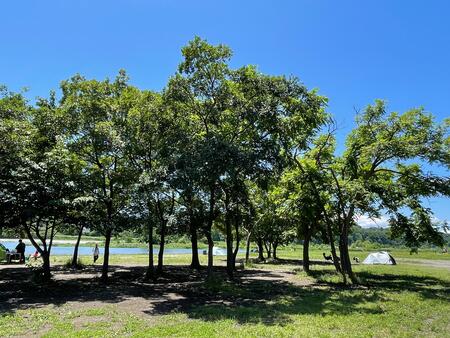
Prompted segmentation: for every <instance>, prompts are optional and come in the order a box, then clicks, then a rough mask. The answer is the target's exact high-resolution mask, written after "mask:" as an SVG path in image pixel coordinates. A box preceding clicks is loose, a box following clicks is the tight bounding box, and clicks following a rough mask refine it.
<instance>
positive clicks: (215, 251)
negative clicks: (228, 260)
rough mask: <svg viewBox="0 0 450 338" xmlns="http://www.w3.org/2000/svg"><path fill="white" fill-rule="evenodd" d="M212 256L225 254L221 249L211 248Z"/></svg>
mask: <svg viewBox="0 0 450 338" xmlns="http://www.w3.org/2000/svg"><path fill="white" fill-rule="evenodd" d="M213 255H214V256H226V255H227V252H226V251H225V250H224V249H222V248H217V247H213Z"/></svg>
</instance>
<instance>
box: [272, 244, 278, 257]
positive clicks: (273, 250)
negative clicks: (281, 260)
mask: <svg viewBox="0 0 450 338" xmlns="http://www.w3.org/2000/svg"><path fill="white" fill-rule="evenodd" d="M277 248H278V243H276V242H274V243H273V245H272V255H273V259H278V257H277Z"/></svg>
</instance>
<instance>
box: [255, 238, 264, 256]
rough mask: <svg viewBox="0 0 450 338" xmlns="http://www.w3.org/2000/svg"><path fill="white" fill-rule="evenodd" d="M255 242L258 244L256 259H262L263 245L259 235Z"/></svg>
mask: <svg viewBox="0 0 450 338" xmlns="http://www.w3.org/2000/svg"><path fill="white" fill-rule="evenodd" d="M256 244H257V245H258V260H259V261H264V247H263V240H262V239H261V237H258V240H257V241H256Z"/></svg>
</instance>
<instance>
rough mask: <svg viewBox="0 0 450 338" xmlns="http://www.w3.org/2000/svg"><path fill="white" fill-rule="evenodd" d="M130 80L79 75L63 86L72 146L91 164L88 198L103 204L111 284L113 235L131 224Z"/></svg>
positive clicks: (105, 272) (101, 220) (100, 211)
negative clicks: (69, 119) (94, 78)
mask: <svg viewBox="0 0 450 338" xmlns="http://www.w3.org/2000/svg"><path fill="white" fill-rule="evenodd" d="M127 80H128V78H127V76H126V74H125V72H123V71H121V72H120V73H119V75H118V76H117V78H116V79H115V81H113V82H110V81H109V80H105V81H96V80H86V79H85V78H83V77H81V76H79V75H77V76H74V77H72V78H71V79H70V80H67V81H63V82H62V85H61V89H62V92H63V97H62V100H61V104H62V109H63V110H64V111H65V112H66V113H68V114H69V115H70V116H71V117H72V123H73V125H74V131H73V134H72V137H71V139H70V142H69V147H70V148H71V149H72V151H73V152H75V153H76V154H77V156H79V157H80V158H81V159H82V160H83V161H84V163H85V168H84V173H85V175H86V180H87V182H89V183H88V189H87V190H86V196H91V197H92V198H94V199H95V200H96V201H97V203H96V205H97V209H96V212H97V215H99V220H98V223H97V224H94V226H95V227H97V228H98V230H99V231H100V232H101V233H102V234H103V235H104V236H105V250H104V259H103V268H102V276H101V280H102V281H103V282H106V281H107V278H108V267H109V246H110V243H111V237H112V235H113V234H114V233H115V232H117V231H119V230H120V229H121V228H122V227H123V226H124V225H126V224H127V222H125V221H124V220H125V219H126V217H127V212H128V211H129V200H130V189H131V184H132V183H133V179H134V177H135V175H134V171H133V168H132V167H131V166H129V165H128V158H127V156H126V143H125V140H124V139H125V136H126V125H127V117H128V114H129V111H130V104H129V102H128V100H127V98H128V96H127V95H126V93H127V91H129V90H131V89H130V88H129V86H128V84H127Z"/></svg>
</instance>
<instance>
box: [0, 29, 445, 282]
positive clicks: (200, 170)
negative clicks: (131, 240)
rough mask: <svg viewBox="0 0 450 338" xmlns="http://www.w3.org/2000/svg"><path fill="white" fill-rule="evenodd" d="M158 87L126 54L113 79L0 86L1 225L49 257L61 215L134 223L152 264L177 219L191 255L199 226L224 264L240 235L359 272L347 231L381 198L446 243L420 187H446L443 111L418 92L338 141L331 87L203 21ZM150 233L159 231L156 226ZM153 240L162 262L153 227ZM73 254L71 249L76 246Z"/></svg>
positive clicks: (78, 225) (399, 226) (417, 235)
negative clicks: (128, 68)
mask: <svg viewBox="0 0 450 338" xmlns="http://www.w3.org/2000/svg"><path fill="white" fill-rule="evenodd" d="M182 55H183V59H182V62H181V63H180V64H179V66H178V69H177V71H176V72H175V74H174V75H173V76H172V77H171V78H170V79H169V80H168V83H167V85H166V86H165V88H164V89H163V90H162V91H159V92H156V91H151V90H142V89H139V88H137V87H135V86H132V85H130V84H129V82H128V76H127V75H126V73H125V71H123V70H121V71H120V72H119V74H118V75H117V77H116V78H115V79H114V80H109V79H106V80H102V81H99V80H89V79H86V78H85V77H83V76H81V75H75V76H73V77H71V78H70V79H68V80H65V81H62V82H61V84H60V95H58V97H57V95H56V93H55V92H51V93H50V94H49V97H48V98H39V99H38V100H37V102H36V103H35V104H30V103H29V101H28V100H27V99H26V98H25V96H24V95H23V93H14V92H10V91H8V89H7V88H6V87H1V89H0V118H1V120H0V227H2V228H11V229H15V230H16V231H17V233H23V234H25V235H26V237H27V238H28V239H29V240H30V241H31V243H32V244H33V246H34V247H35V248H36V250H37V251H39V253H40V254H41V256H42V258H43V267H42V271H43V276H44V278H45V279H49V278H50V277H51V270H50V254H51V248H52V244H53V238H54V236H55V234H56V233H57V232H58V231H60V230H61V229H67V228H71V229H75V231H77V232H78V233H79V235H80V236H81V234H82V233H83V229H85V228H86V227H89V228H90V229H95V231H97V232H98V233H101V234H102V235H103V236H104V237H105V250H104V260H103V267H102V276H101V280H102V281H104V282H106V281H107V279H108V266H109V247H110V242H111V238H112V236H114V235H116V234H118V233H120V232H121V231H123V230H127V229H133V231H135V232H137V233H140V234H142V235H143V236H145V237H146V238H147V242H148V243H149V262H148V271H147V277H148V278H150V279H153V278H156V277H157V276H158V275H160V274H161V273H162V272H163V269H164V245H165V243H166V238H167V236H168V235H170V234H188V236H189V237H190V240H191V245H192V261H191V267H192V268H193V269H200V268H201V267H200V262H199V257H198V241H199V238H205V239H206V241H207V243H208V263H207V267H206V268H207V273H208V276H212V274H213V271H214V269H213V263H214V256H213V250H212V249H213V247H214V240H213V236H212V234H213V231H214V230H218V231H220V232H221V233H223V235H224V236H225V240H226V251H227V259H226V260H227V267H226V270H227V274H228V275H229V277H230V278H232V277H233V274H234V271H235V268H236V256H237V253H238V250H239V246H240V244H241V243H242V242H246V247H247V252H246V259H247V260H248V256H249V246H250V242H254V243H256V245H257V246H258V249H259V250H258V251H259V259H264V255H263V253H264V251H266V252H267V253H268V254H269V255H271V256H274V257H276V251H277V248H278V247H279V246H280V245H283V244H286V243H289V242H291V241H292V240H293V239H301V240H302V241H303V244H304V245H303V268H304V270H305V271H307V272H309V269H310V268H309V255H308V253H309V243H310V242H311V240H312V239H320V240H321V241H322V242H323V243H326V244H328V245H329V246H330V251H331V255H332V257H333V262H334V266H335V268H336V270H337V271H338V272H339V273H341V274H342V276H343V278H344V281H345V282H347V281H349V280H350V281H352V282H356V278H355V275H354V273H353V270H352V265H351V260H350V256H349V235H350V233H351V231H352V229H353V228H354V227H355V226H356V219H357V217H358V216H361V215H366V216H369V217H379V216H380V215H381V214H386V215H387V216H388V217H389V225H390V229H391V235H392V237H393V238H402V240H403V241H404V242H405V243H406V244H407V245H408V246H411V247H417V246H420V244H422V243H425V242H428V243H432V244H435V245H443V243H444V242H443V237H442V233H441V232H440V231H441V230H442V227H445V225H443V224H438V223H436V222H435V221H434V218H433V213H432V210H430V209H429V208H428V207H427V206H426V204H424V200H425V199H426V198H428V197H434V196H444V197H447V196H449V194H450V184H449V177H448V176H446V175H447V173H448V169H449V166H450V151H449V149H450V148H449V146H450V138H449V126H450V120H449V119H447V120H445V121H443V122H441V123H438V122H436V120H435V118H434V117H433V116H432V114H430V113H427V112H426V111H424V109H422V108H418V109H411V110H409V111H407V112H405V113H396V112H388V111H387V108H386V104H385V102H384V101H381V100H377V101H375V102H374V103H373V104H371V105H368V106H367V107H366V108H365V109H364V111H362V112H360V113H358V114H357V116H356V126H355V127H354V129H353V130H352V131H351V132H350V133H349V135H348V136H347V139H346V143H345V150H344V151H343V153H342V154H337V152H336V139H335V131H336V127H335V123H334V120H333V118H332V116H331V114H329V113H328V112H327V111H326V106H327V98H326V97H324V96H321V95H319V94H318V93H317V91H315V90H308V89H307V88H306V87H305V86H304V85H303V84H302V83H301V82H300V81H299V79H297V78H295V77H286V76H272V75H266V74H263V73H261V72H259V71H258V70H257V69H256V67H254V66H251V65H248V66H243V67H240V68H237V69H232V68H231V67H230V66H229V61H230V59H231V56H232V52H231V50H230V49H229V48H228V47H227V46H224V45H217V46H214V45H211V44H209V43H208V42H207V41H205V40H202V39H200V38H198V37H196V38H195V39H193V40H192V41H190V42H189V43H188V44H187V45H186V46H185V47H184V48H182ZM155 236H156V237H155ZM154 242H158V243H159V253H158V258H157V262H154V257H153V243H154ZM74 264H76V261H75V262H74Z"/></svg>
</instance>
